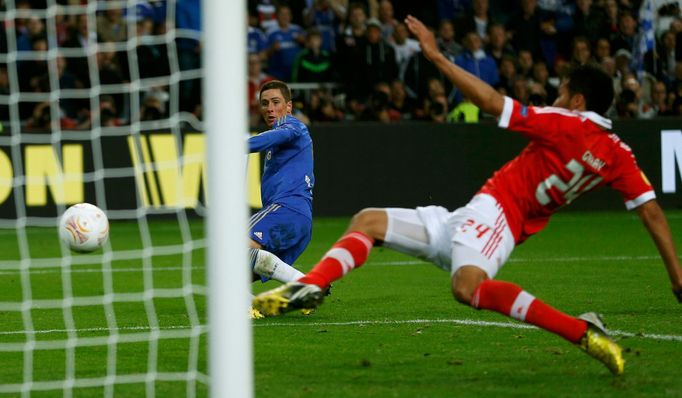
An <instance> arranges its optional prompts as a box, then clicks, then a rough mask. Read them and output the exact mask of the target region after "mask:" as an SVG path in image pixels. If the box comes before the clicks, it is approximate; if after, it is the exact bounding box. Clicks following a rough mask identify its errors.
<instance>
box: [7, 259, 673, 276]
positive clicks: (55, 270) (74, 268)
mask: <svg viewBox="0 0 682 398" xmlns="http://www.w3.org/2000/svg"><path fill="white" fill-rule="evenodd" d="M660 258H661V257H660V256H656V255H652V256H581V257H546V258H538V257H533V258H528V257H521V258H512V259H510V260H509V261H508V262H510V263H539V262H546V263H557V262H561V263H569V262H570V263H572V262H580V261H658V260H660ZM681 259H682V257H681ZM140 261H142V260H140ZM20 264H21V263H20V262H19V261H17V268H18V267H19V266H20ZM420 264H429V265H430V264H431V263H429V262H428V261H422V260H401V261H372V262H368V263H367V264H366V265H368V266H376V265H388V266H402V265H420ZM313 265H314V264H306V265H300V264H296V267H297V268H304V269H307V268H310V267H312V266H313ZM190 268H191V269H199V270H200V269H204V266H203V265H193V266H191V267H190ZM182 269H184V267H182V266H170V267H154V268H151V269H150V268H142V267H138V268H136V267H132V268H131V267H128V268H113V269H112V270H111V272H113V273H116V272H143V271H179V270H182ZM19 272H21V271H20V270H19V269H16V270H2V271H0V275H14V274H18V273H19ZM61 272H62V268H61V265H60V263H59V262H55V266H54V267H53V268H40V269H31V270H30V273H31V274H32V275H37V274H50V273H61ZM68 272H71V273H73V274H76V273H91V272H102V268H101V267H99V266H97V267H94V268H93V267H83V266H79V265H75V264H74V265H72V266H71V269H70V270H69V271H68Z"/></svg>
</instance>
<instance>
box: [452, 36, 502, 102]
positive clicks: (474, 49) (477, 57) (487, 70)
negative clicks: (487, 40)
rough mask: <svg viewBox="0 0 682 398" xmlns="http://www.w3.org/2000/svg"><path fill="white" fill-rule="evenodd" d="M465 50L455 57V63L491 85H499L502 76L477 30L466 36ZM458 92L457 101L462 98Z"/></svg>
mask: <svg viewBox="0 0 682 398" xmlns="http://www.w3.org/2000/svg"><path fill="white" fill-rule="evenodd" d="M464 49H465V50H464V51H463V52H462V53H461V54H460V55H458V56H457V58H455V64H457V66H459V67H460V68H462V69H464V70H466V71H467V72H469V73H471V74H473V75H474V76H476V77H478V78H479V79H481V80H483V81H484V82H486V83H488V84H490V85H491V86H495V85H497V83H498V82H499V81H500V76H499V74H498V72H497V65H496V64H495V61H494V60H493V59H492V58H491V57H490V56H489V55H488V54H486V53H485V51H483V49H482V43H481V37H480V36H479V35H478V34H477V33H476V32H473V31H471V32H468V33H467V34H466V35H465V36H464ZM461 98H462V96H461V93H459V92H458V93H457V95H456V97H455V99H456V102H459V101H460V100H461Z"/></svg>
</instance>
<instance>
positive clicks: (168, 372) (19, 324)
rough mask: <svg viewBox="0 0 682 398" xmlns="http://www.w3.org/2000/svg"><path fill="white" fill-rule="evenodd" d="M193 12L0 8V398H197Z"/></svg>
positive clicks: (31, 5)
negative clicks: (103, 221)
mask: <svg viewBox="0 0 682 398" xmlns="http://www.w3.org/2000/svg"><path fill="white" fill-rule="evenodd" d="M199 4H200V1H198V0H193V1H190V0H183V1H179V0H177V1H176V0H167V1H153V0H152V1H133V0H121V1H116V0H109V1H94V0H90V1H79V0H76V1H73V0H59V1H58V0H42V1H28V0H5V1H0V19H2V21H3V25H4V26H3V27H2V29H1V30H0V120H2V132H1V133H0V236H2V239H0V241H1V242H2V243H0V252H2V254H0V274H1V276H0V396H21V397H29V396H30V397H39V396H64V397H72V396H73V397H79V396H104V397H113V396H135V397H141V396H146V397H155V396H159V397H170V396H187V397H194V396H205V395H206V394H207V390H208V387H207V384H208V376H207V371H206V355H205V351H206V340H207V329H206V326H205V325H206V310H205V308H206V290H207V289H206V283H205V270H204V248H205V242H204V234H203V219H202V217H203V216H204V214H205V207H204V202H205V200H204V197H205V192H204V191H205V172H204V170H205V160H204V149H205V144H204V142H205V141H204V136H203V135H202V134H201V133H199V132H200V131H202V126H201V122H200V119H201V105H200V101H199V98H200V95H201V94H200V81H199V78H200V76H201V67H200V63H199V49H200V47H199V37H200V32H199V31H198V26H196V25H197V20H198V15H199V10H198V7H199ZM79 202H89V203H92V204H95V205H97V206H99V207H100V208H101V209H102V210H104V211H105V213H106V214H107V216H108V217H109V220H110V223H111V232H110V240H109V242H107V243H106V244H105V245H104V247H103V248H102V249H100V250H98V251H96V252H94V253H90V254H76V253H72V252H70V251H69V249H68V248H67V247H66V246H64V245H63V244H62V243H60V241H59V239H58V231H57V225H58V221H59V215H60V214H62V213H63V212H64V211H65V209H66V208H68V207H69V206H70V205H72V204H75V203H79Z"/></svg>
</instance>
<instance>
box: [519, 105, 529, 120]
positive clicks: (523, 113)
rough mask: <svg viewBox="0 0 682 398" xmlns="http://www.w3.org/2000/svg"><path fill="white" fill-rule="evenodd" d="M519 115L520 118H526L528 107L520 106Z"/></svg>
mask: <svg viewBox="0 0 682 398" xmlns="http://www.w3.org/2000/svg"><path fill="white" fill-rule="evenodd" d="M519 114H520V115H521V116H522V117H528V107H527V106H525V105H522V106H521V111H520V112H519Z"/></svg>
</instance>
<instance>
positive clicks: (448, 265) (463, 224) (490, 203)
mask: <svg viewBox="0 0 682 398" xmlns="http://www.w3.org/2000/svg"><path fill="white" fill-rule="evenodd" d="M386 213H387V215H388V228H387V231H386V237H385V239H384V246H386V247H388V248H391V249H393V250H396V251H399V252H401V253H405V254H409V255H411V256H414V257H418V258H421V259H424V260H427V261H429V262H432V263H434V264H436V265H437V266H439V267H440V268H442V269H444V270H446V271H450V273H451V274H454V273H455V272H456V271H457V270H458V269H459V268H460V267H462V266H465V265H472V266H476V267H479V268H481V269H482V270H483V271H485V272H486V274H488V277H490V278H493V277H495V275H496V274H497V272H498V271H499V269H500V268H501V267H502V265H504V263H505V262H506V261H507V259H508V258H509V256H510V255H511V252H512V250H514V236H513V235H512V233H511V230H510V229H509V226H508V225H507V219H506V217H505V216H504V212H503V211H502V206H500V204H499V203H497V201H496V200H495V198H493V197H492V196H490V195H486V194H479V195H476V196H474V197H473V198H472V199H471V201H470V202H469V203H468V204H467V205H466V206H464V207H460V208H459V209H457V210H455V211H454V212H448V210H447V209H445V208H444V207H440V206H428V207H418V208H416V209H399V208H388V209H386Z"/></svg>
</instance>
